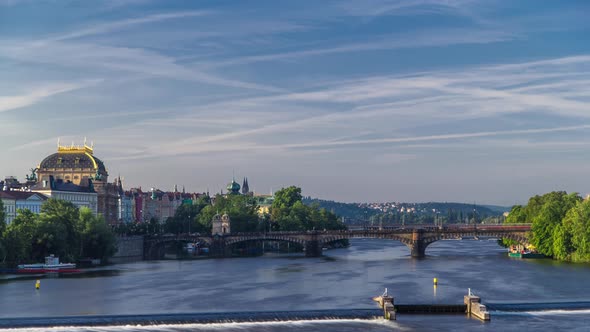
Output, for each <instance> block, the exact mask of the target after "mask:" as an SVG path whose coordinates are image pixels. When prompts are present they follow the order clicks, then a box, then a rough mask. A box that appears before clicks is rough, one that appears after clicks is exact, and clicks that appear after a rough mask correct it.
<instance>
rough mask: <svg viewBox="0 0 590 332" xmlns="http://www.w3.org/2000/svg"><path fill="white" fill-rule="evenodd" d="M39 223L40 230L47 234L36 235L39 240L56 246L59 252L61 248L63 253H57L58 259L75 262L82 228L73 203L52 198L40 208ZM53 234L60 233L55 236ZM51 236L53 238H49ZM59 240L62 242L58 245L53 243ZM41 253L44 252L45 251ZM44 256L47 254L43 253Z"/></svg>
mask: <svg viewBox="0 0 590 332" xmlns="http://www.w3.org/2000/svg"><path fill="white" fill-rule="evenodd" d="M39 222H40V223H41V224H42V228H43V229H44V230H45V231H47V232H48V233H46V234H44V233H40V234H38V235H39V236H40V238H44V239H45V241H48V242H46V243H47V244H52V245H54V246H57V248H60V250H62V247H63V250H64V253H59V255H60V257H62V258H63V259H69V260H75V258H77V257H78V253H79V250H80V241H81V237H80V232H81V228H82V227H81V225H80V220H79V211H78V208H77V207H76V206H75V205H74V204H73V203H71V202H67V201H63V200H59V199H53V198H50V199H48V200H47V201H46V202H45V203H43V205H42V206H41V214H39ZM55 232H60V233H59V234H56V233H55ZM61 232H63V233H61ZM51 234H53V235H54V236H50V235H51ZM61 238H63V242H61V240H60V242H59V243H58V242H55V241H57V240H58V239H61ZM46 249H49V248H46ZM41 251H43V252H45V250H41ZM45 254H49V252H45ZM55 254H58V253H55ZM65 255H67V256H65Z"/></svg>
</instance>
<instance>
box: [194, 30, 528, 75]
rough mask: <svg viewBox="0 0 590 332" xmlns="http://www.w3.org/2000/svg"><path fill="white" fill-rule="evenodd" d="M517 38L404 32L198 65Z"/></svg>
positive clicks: (498, 33) (498, 34)
mask: <svg viewBox="0 0 590 332" xmlns="http://www.w3.org/2000/svg"><path fill="white" fill-rule="evenodd" d="M517 38H519V35H516V34H513V33H508V32H502V31H494V30H472V31H470V32H469V34H466V33H465V30H460V29H438V30H425V31H414V32H412V33H404V34H401V35H391V36H382V37H380V38H373V39H374V40H373V41H368V42H353V43H348V44H343V45H337V46H332V47H322V48H312V49H306V50H297V51H291V52H284V53H274V54H264V55H254V56H247V57H237V58H234V59H230V60H222V61H216V62H211V63H203V64H202V65H205V66H207V67H219V66H230V65H244V64H249V63H256V62H265V61H278V60H288V59H298V58H305V57H311V56H321V55H330V54H339V53H356V52H367V51H379V50H395V49H408V48H423V47H436V46H448V45H461V44H488V43H497V42H503V41H508V40H514V39H517ZM375 39H377V40H375Z"/></svg>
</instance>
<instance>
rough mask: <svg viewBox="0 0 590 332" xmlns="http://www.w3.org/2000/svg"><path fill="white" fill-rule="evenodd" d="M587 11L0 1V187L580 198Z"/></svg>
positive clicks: (369, 3)
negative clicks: (91, 183) (44, 174)
mask: <svg viewBox="0 0 590 332" xmlns="http://www.w3.org/2000/svg"><path fill="white" fill-rule="evenodd" d="M589 12H590V3H589V2H588V1H494V0H485V1H476V0H447V1H433V0H403V1H402V0H399V1H397V0H391V1H390V0H358V1H357V0H343V1H277V0H273V1H190V2H189V1H150V0H113V1H66V0H63V1H61V0H60V1H58V0H55V1H53V0H39V1H33V0H30V1H29V0H0V151H2V157H1V163H0V176H2V175H4V176H8V175H15V176H17V177H19V178H21V179H22V178H24V175H25V173H27V171H28V169H29V168H31V167H34V166H36V165H37V164H38V163H39V162H40V161H41V159H42V158H43V157H44V156H45V155H48V154H50V153H53V152H55V149H56V142H57V139H58V138H60V139H61V141H62V142H71V141H75V142H76V143H81V142H82V141H83V139H84V137H87V138H88V140H89V141H94V144H95V154H96V155H97V156H98V157H99V158H101V159H103V160H104V161H105V163H106V165H107V168H108V170H109V172H110V174H111V176H116V175H119V174H120V175H121V176H122V177H123V178H124V180H125V185H126V186H127V187H131V186H140V185H141V186H142V187H144V188H149V187H158V188H161V189H164V190H171V189H172V188H173V186H174V184H179V185H183V184H184V185H185V186H186V188H187V189H189V190H191V191H205V190H207V188H208V189H209V190H210V191H212V192H216V191H219V190H220V189H221V188H223V187H224V186H225V185H226V184H227V182H228V181H230V180H231V178H232V174H235V176H236V178H237V179H239V180H241V179H242V177H244V176H247V177H248V179H249V183H250V188H251V189H254V190H255V191H256V192H258V193H268V192H270V190H272V189H274V190H276V189H278V188H280V187H283V186H288V185H292V184H294V185H298V186H301V187H302V188H303V193H304V194H305V195H310V196H314V197H320V198H325V199H334V200H339V201H347V202H353V201H357V202H366V201H381V202H382V201H461V202H473V201H475V202H477V203H490V204H504V205H510V204H514V203H522V202H526V200H527V199H528V197H529V196H531V195H534V194H540V193H544V192H547V191H551V190H567V191H577V192H580V193H582V194H586V193H588V192H590V177H588V176H587V169H588V167H587V165H588V163H589V162H590V149H588V148H587V147H588V144H589V143H590V140H589V138H590V136H589V133H590V88H589V87H590V20H588V19H587V14H588V13H589Z"/></svg>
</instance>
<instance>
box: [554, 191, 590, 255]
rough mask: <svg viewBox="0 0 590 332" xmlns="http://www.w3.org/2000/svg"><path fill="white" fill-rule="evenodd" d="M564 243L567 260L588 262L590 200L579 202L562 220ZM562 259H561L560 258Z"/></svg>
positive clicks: (589, 251) (589, 249) (589, 248)
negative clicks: (565, 240)
mask: <svg viewBox="0 0 590 332" xmlns="http://www.w3.org/2000/svg"><path fill="white" fill-rule="evenodd" d="M562 226H563V229H564V233H565V234H564V236H565V237H566V239H567V240H568V242H566V243H565V246H564V248H565V250H566V251H567V253H568V254H570V255H569V256H567V257H568V258H569V259H571V260H572V261H575V262H588V261H590V200H585V201H582V202H579V203H578V204H577V205H576V206H575V207H574V208H572V209H571V210H569V211H568V213H567V215H566V216H565V218H564V219H563V222H562ZM561 259H563V258H561Z"/></svg>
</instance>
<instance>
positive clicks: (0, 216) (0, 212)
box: [0, 198, 6, 236]
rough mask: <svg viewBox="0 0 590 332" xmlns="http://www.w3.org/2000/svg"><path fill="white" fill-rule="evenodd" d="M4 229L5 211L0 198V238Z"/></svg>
mask: <svg viewBox="0 0 590 332" xmlns="http://www.w3.org/2000/svg"><path fill="white" fill-rule="evenodd" d="M5 229H6V211H4V202H2V199H1V198H0V236H1V235H2V232H4V230H5Z"/></svg>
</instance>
